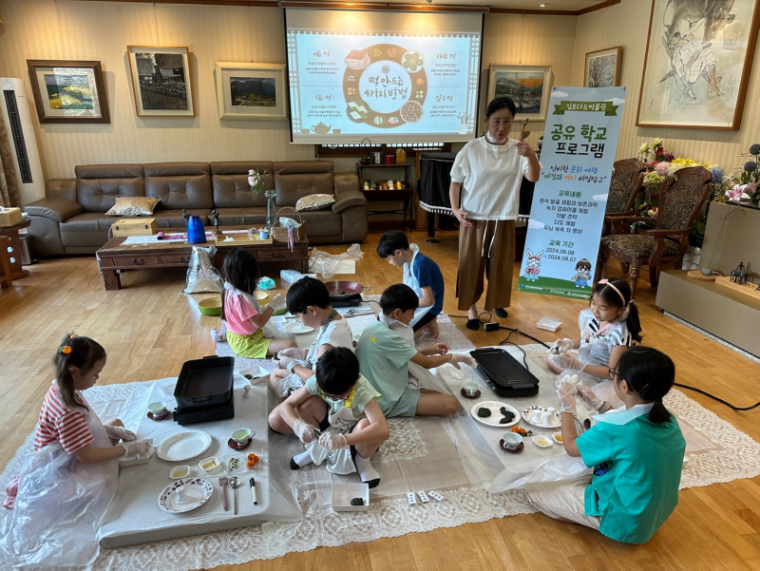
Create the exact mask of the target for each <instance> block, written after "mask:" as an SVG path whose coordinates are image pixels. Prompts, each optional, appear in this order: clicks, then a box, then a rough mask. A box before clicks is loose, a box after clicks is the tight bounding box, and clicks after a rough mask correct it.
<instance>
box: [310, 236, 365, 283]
mask: <svg viewBox="0 0 760 571" xmlns="http://www.w3.org/2000/svg"><path fill="white" fill-rule="evenodd" d="M363 257H364V252H362V248H361V246H360V245H359V244H351V247H350V248H349V249H348V250H346V252H345V253H344V254H328V253H327V252H322V251H320V250H317V249H316V248H314V249H312V251H311V258H309V271H310V272H311V273H314V274H320V273H321V274H322V277H323V278H331V277H333V276H334V275H336V274H341V273H355V272H356V269H354V270H353V271H351V272H346V271H345V270H344V271H341V268H340V265H341V262H344V261H353V262H355V261H357V260H361V259H362V258H363Z"/></svg>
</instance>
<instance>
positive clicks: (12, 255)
mask: <svg viewBox="0 0 760 571" xmlns="http://www.w3.org/2000/svg"><path fill="white" fill-rule="evenodd" d="M31 223H32V221H31V220H24V221H23V222H21V223H20V224H16V225H15V226H0V236H7V237H8V238H10V240H11V245H10V246H7V248H8V250H7V251H8V257H9V259H10V268H11V279H12V280H18V279H20V278H23V277H24V276H26V275H27V274H28V273H29V272H28V271H27V270H25V269H24V268H22V267H21V242H20V240H19V237H18V231H19V230H21V229H22V228H28V227H29V225H30V224H31Z"/></svg>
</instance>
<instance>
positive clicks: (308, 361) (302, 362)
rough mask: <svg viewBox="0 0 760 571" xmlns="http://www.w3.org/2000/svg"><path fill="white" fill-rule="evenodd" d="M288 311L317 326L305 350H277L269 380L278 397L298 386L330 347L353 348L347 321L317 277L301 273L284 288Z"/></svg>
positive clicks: (309, 324)
mask: <svg viewBox="0 0 760 571" xmlns="http://www.w3.org/2000/svg"><path fill="white" fill-rule="evenodd" d="M285 302H286V303H287V306H288V311H289V312H290V313H292V314H293V315H295V316H296V317H298V319H300V320H301V323H303V324H304V325H306V326H308V327H311V328H312V329H316V330H317V336H316V337H315V338H314V341H313V342H312V344H311V346H310V347H309V349H308V351H307V350H306V349H303V348H291V349H284V350H282V351H280V352H279V353H278V354H277V357H278V358H279V362H278V363H277V368H276V369H275V370H274V371H272V374H271V376H270V382H271V384H272V387H273V388H274V390H275V392H276V393H277V394H278V395H279V396H280V397H282V398H285V397H287V396H288V395H289V394H290V393H291V392H293V391H294V390H297V389H300V388H301V387H302V386H303V384H304V381H305V380H306V379H308V378H309V377H311V376H312V375H313V374H314V367H315V366H316V364H317V360H318V359H319V358H320V357H321V356H322V355H323V354H325V353H326V352H327V351H329V350H330V349H332V348H333V347H346V348H347V349H350V350H351V351H353V350H354V344H353V338H352V336H351V329H350V328H349V327H348V322H347V321H346V320H345V319H343V318H342V317H341V316H340V314H339V313H338V312H337V311H335V310H334V309H333V307H332V305H330V293H329V292H328V291H327V287H326V286H325V284H323V283H322V282H321V281H319V280H318V279H314V278H310V277H304V278H301V279H300V280H298V281H297V282H295V283H294V284H293V285H291V286H290V289H288V294H287V296H286V298H285Z"/></svg>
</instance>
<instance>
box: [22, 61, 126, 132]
mask: <svg viewBox="0 0 760 571" xmlns="http://www.w3.org/2000/svg"><path fill="white" fill-rule="evenodd" d="M26 65H27V67H28V69H29V80H30V82H31V86H32V93H33V94H34V103H35V106H36V107H37V117H39V120H40V123H110V122H111V117H110V116H109V114H108V101H107V99H106V91H105V81H103V71H102V69H101V67H100V62H99V61H68V60H39V59H28V60H26Z"/></svg>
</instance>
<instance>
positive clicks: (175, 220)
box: [112, 208, 221, 230]
mask: <svg viewBox="0 0 760 571" xmlns="http://www.w3.org/2000/svg"><path fill="white" fill-rule="evenodd" d="M187 213H188V214H193V215H195V216H200V217H201V222H203V225H204V226H205V227H206V229H208V227H209V218H208V215H209V214H211V210H209V209H208V208H196V209H188V210H187ZM150 218H155V219H156V226H157V227H158V228H160V229H162V230H164V229H166V228H183V229H184V228H186V227H187V222H186V221H185V218H184V216H183V215H182V211H181V210H154V211H153V214H152V215H151V216H150ZM112 220H113V219H112ZM219 223H220V224H221V221H220V222H219Z"/></svg>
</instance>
